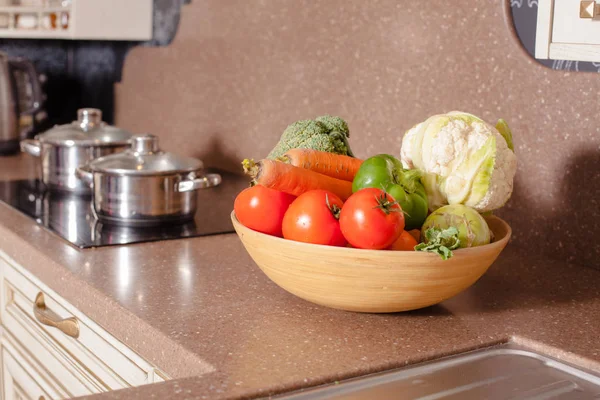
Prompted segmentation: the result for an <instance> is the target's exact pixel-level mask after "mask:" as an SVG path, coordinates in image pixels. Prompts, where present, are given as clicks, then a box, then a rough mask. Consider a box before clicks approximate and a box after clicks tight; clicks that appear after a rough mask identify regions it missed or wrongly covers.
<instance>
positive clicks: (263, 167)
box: [242, 159, 352, 201]
mask: <svg viewBox="0 0 600 400" xmlns="http://www.w3.org/2000/svg"><path fill="white" fill-rule="evenodd" d="M242 165H243V166H244V172H245V173H246V174H247V175H249V176H250V177H251V178H252V179H253V180H254V183H256V184H258V185H263V186H266V187H268V188H271V189H276V190H279V191H282V192H285V193H289V194H293V195H294V196H300V195H301V194H302V193H304V192H307V191H309V190H315V189H323V190H329V191H330V192H332V193H334V194H336V195H338V196H339V197H340V198H341V199H342V200H344V201H345V200H346V199H347V198H348V197H350V196H351V195H352V182H348V181H344V180H341V179H335V178H332V177H330V176H327V175H323V174H319V173H318V172H314V171H311V170H308V169H304V168H300V167H296V166H294V165H290V164H286V163H283V162H281V161H275V160H269V159H265V160H260V161H258V162H254V160H247V159H246V160H244V161H243V162H242Z"/></svg>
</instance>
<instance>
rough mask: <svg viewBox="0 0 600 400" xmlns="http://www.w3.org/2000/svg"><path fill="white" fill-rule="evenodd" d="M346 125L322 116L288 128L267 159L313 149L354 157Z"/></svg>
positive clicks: (341, 120)
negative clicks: (294, 150)
mask: <svg viewBox="0 0 600 400" xmlns="http://www.w3.org/2000/svg"><path fill="white" fill-rule="evenodd" d="M349 137H350V130H349V129H348V124H347V123H346V121H344V120H343V119H342V118H340V117H336V116H331V115H324V116H321V117H318V118H316V119H314V120H311V119H306V120H301V121H296V122H294V123H293V124H291V125H290V126H288V127H287V128H286V129H285V131H283V134H282V135H281V138H280V139H279V142H278V143H277V145H275V147H274V148H273V150H271V152H270V153H269V155H268V156H267V158H269V159H272V160H275V159H277V158H279V157H281V156H283V155H284V154H285V152H287V151H288V150H291V149H313V150H319V151H327V152H329V153H334V154H342V155H346V156H351V157H354V154H353V153H352V150H351V149H350V144H349V143H348V138H349Z"/></svg>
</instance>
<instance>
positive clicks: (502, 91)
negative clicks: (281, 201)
mask: <svg viewBox="0 0 600 400" xmlns="http://www.w3.org/2000/svg"><path fill="white" fill-rule="evenodd" d="M508 14H509V11H508V8H507V4H506V3H505V1H502V0H496V1H489V2H474V1H472V0H460V1H459V0H457V1H452V2H448V1H441V0H434V1H411V2H409V1H398V0H381V1H374V0H370V1H362V0H306V1H301V0H262V1H260V0H251V1H234V0H194V1H192V3H191V4H190V5H188V6H185V7H184V8H183V10H182V20H181V24H180V30H179V32H178V34H177V36H176V38H175V40H174V42H173V43H172V44H171V45H170V46H168V47H166V48H145V47H138V48H135V49H133V50H132V52H131V53H130V54H129V55H128V57H127V60H126V63H125V69H124V72H123V81H122V83H121V84H119V85H118V87H117V90H116V104H117V107H116V119H117V121H116V122H117V124H118V125H120V126H123V127H124V128H129V129H132V130H134V131H138V132H152V133H154V134H156V135H158V136H160V138H161V140H162V146H163V147H164V148H165V149H167V150H170V151H177V152H179V153H181V154H186V155H192V156H196V157H201V158H203V159H204V160H205V161H206V163H207V164H209V165H213V166H220V167H225V168H229V169H237V168H238V165H239V161H240V160H241V159H242V158H244V157H254V158H260V157H263V156H265V155H266V153H267V152H268V151H269V150H270V148H271V147H272V146H273V145H274V144H275V143H276V141H277V139H278V137H279V135H280V134H281V132H282V131H283V129H284V128H285V127H286V126H287V125H288V124H289V123H291V122H293V121H295V120H297V119H304V118H312V117H316V116H317V115H320V114H324V113H331V114H337V115H340V116H342V117H343V118H345V119H346V120H347V121H348V123H349V125H350V130H351V138H350V141H351V145H352V148H353V149H354V151H355V153H356V154H357V155H358V156H360V157H365V156H367V155H371V154H374V153H378V152H389V153H391V154H395V155H398V154H399V148H400V141H401V136H402V134H403V132H404V131H405V130H406V129H408V128H409V127H410V126H412V125H413V124H415V123H417V122H419V121H421V120H423V119H424V118H426V117H427V116H428V115H430V114H434V113H440V112H446V111H450V110H463V111H468V112H472V113H474V114H477V115H479V116H481V117H483V118H484V119H488V120H490V121H495V119H496V118H499V117H503V118H505V119H506V120H507V121H508V122H509V123H510V125H511V127H512V128H513V131H514V134H515V144H516V146H517V149H516V151H517V153H518V156H519V171H518V178H517V182H516V189H515V195H514V196H513V200H512V201H511V202H510V203H509V205H508V206H507V207H506V208H505V210H503V212H502V215H503V216H505V217H506V218H507V219H508V220H509V221H510V222H511V224H512V225H513V227H514V229H515V236H516V240H515V243H518V244H520V245H523V246H527V247H528V248H530V249H531V251H534V252H541V253H545V254H548V255H554V256H557V257H560V258H564V259H572V260H574V261H577V262H579V263H584V264H588V265H594V266H596V267H600V261H598V260H600V241H599V240H597V239H595V240H592V241H591V242H592V243H590V240H589V238H590V237H595V238H597V237H599V236H600V228H599V227H598V226H599V225H600V224H599V223H600V211H599V209H600V207H599V204H598V200H596V199H597V196H598V195H600V155H599V154H600V124H598V118H597V117H595V115H597V108H598V104H600V102H599V100H600V76H598V75H595V74H589V73H573V72H571V73H568V72H559V71H552V70H549V69H546V68H545V67H543V66H541V65H538V64H537V63H535V62H534V61H533V60H531V59H530V58H529V57H528V56H527V55H526V53H525V52H524V50H523V49H522V48H521V47H520V44H519V42H518V41H517V39H516V38H515V37H514V34H513V32H512V26H511V22H510V17H509V16H508ZM582 99H583V101H582ZM577 179H579V180H585V184H583V185H581V184H578V183H576V180H577ZM593 201H596V203H592V202H593ZM594 219H595V220H594ZM589 235H592V236H589ZM594 235H595V236H594ZM585 239H588V240H585Z"/></svg>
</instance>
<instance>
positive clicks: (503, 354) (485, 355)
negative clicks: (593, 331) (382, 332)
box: [276, 344, 600, 400]
mask: <svg viewBox="0 0 600 400" xmlns="http://www.w3.org/2000/svg"><path fill="white" fill-rule="evenodd" d="M276 398H278V399H286V400H314V399H344V400H347V399H352V400H358V399H369V400H371V399H402V400H409V399H410V400H412V399H419V400H437V399H444V400H449V399H453V400H454V399H456V400H458V399H460V400H471V399H477V400H483V399H489V400H496V399H498V400H499V399H502V400H505V399H506V400H508V399H511V400H512V399H519V400H521V399H526V400H547V399H553V400H555V399H561V400H562V399H564V400H566V399H568V400H572V399H586V400H588V399H600V375H596V374H594V373H592V372H589V371H584V370H581V369H578V368H575V367H573V366H570V365H567V364H565V363H563V362H561V361H557V360H555V359H553V358H550V357H547V356H544V355H542V354H538V353H535V352H532V351H531V350H527V349H525V348H521V347H519V346H516V345H513V344H506V345H501V346H496V347H491V348H488V349H484V350H478V351H473V352H469V353H464V354H459V355H456V356H452V357H448V358H444V359H441V360H437V361H432V362H427V363H423V364H418V365H415V366H412V367H407V368H402V369H398V370H394V371H388V372H382V373H379V374H373V375H367V376H365V377H359V378H355V379H349V380H347V381H342V382H340V383H339V384H332V385H325V386H320V387H316V388H313V389H307V390H303V391H298V392H293V393H290V394H287V395H283V396H279V397H276Z"/></svg>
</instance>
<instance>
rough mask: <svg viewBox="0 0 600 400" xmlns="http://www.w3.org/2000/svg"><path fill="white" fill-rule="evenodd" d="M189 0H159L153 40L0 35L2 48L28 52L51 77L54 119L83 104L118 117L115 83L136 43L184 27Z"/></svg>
mask: <svg viewBox="0 0 600 400" xmlns="http://www.w3.org/2000/svg"><path fill="white" fill-rule="evenodd" d="M186 2H187V1H184V0H154V21H153V39H152V40H151V41H148V42H131V41H81V40H38V39H34V40H31V39H0V51H4V52H6V53H8V54H9V55H11V56H19V57H26V58H28V59H30V60H32V61H33V62H34V63H35V66H36V68H37V70H38V72H39V73H40V74H44V75H46V77H47V82H46V83H45V85H44V92H45V93H46V95H47V101H46V105H45V107H46V110H47V112H48V117H49V121H48V122H49V123H50V124H61V123H66V122H70V121H72V120H74V119H75V118H76V111H77V109H78V108H81V107H95V108H99V109H101V110H102V111H103V115H104V120H105V121H107V122H109V123H113V121H114V83H115V82H118V81H120V79H121V71H122V67H123V62H124V60H125V56H126V55H127V52H128V51H129V49H130V48H132V47H134V46H139V45H141V46H166V45H168V44H169V43H170V42H171V41H172V40H173V38H174V37H175V34H176V33H177V28H178V26H179V16H180V12H181V7H182V4H183V3H186Z"/></svg>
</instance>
